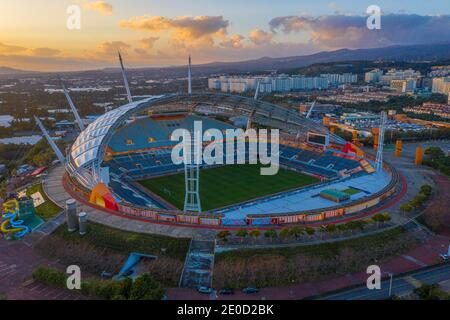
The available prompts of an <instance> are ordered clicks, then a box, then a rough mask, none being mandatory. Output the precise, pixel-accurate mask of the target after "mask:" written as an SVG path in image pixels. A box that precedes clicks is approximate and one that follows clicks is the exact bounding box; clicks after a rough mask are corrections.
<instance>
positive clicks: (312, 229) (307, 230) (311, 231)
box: [305, 227, 316, 236]
mask: <svg viewBox="0 0 450 320" xmlns="http://www.w3.org/2000/svg"><path fill="white" fill-rule="evenodd" d="M305 232H306V233H307V234H308V235H310V236H312V235H314V234H315V233H316V230H315V229H314V228H311V227H306V229H305Z"/></svg>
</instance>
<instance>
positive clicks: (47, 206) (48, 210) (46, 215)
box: [27, 184, 62, 221]
mask: <svg viewBox="0 0 450 320" xmlns="http://www.w3.org/2000/svg"><path fill="white" fill-rule="evenodd" d="M36 192H40V193H41V195H42V197H43V198H44V200H45V202H44V203H43V204H41V205H40V206H38V207H37V208H36V214H37V215H38V216H39V217H41V218H42V219H44V220H45V221H47V220H50V219H51V218H53V217H55V216H56V215H57V214H58V213H60V212H61V211H62V209H61V208H60V207H58V206H57V205H56V204H55V203H54V202H53V201H51V200H50V199H49V198H48V197H47V195H46V194H45V192H44V190H43V189H42V184H35V185H34V186H31V187H30V188H28V189H27V196H31V195H32V194H34V193H36Z"/></svg>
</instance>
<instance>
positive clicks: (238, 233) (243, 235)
mask: <svg viewBox="0 0 450 320" xmlns="http://www.w3.org/2000/svg"><path fill="white" fill-rule="evenodd" d="M236 236H237V237H239V238H241V243H242V242H243V241H244V238H246V237H247V236H248V232H247V229H239V230H238V231H236Z"/></svg>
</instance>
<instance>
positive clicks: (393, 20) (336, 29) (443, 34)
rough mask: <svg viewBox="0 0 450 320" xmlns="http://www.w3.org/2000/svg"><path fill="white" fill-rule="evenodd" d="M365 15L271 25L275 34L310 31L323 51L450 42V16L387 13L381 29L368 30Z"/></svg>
mask: <svg viewBox="0 0 450 320" xmlns="http://www.w3.org/2000/svg"><path fill="white" fill-rule="evenodd" d="M366 20H367V17H366V16H346V15H325V16H319V17H308V16H284V17H276V18H274V19H272V20H271V21H270V22H269V26H270V28H271V30H272V31H273V32H280V31H281V32H283V33H285V34H290V33H295V32H307V33H309V35H310V41H311V42H312V43H314V44H316V45H318V46H320V47H324V48H344V47H346V48H374V47H381V46H387V45H395V44H419V43H433V42H443V41H449V40H450V15H441V16H421V15H416V14H388V15H383V16H382V17H381V29H380V30H369V29H367V27H366Z"/></svg>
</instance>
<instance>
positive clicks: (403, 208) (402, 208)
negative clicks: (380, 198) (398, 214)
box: [400, 203, 413, 212]
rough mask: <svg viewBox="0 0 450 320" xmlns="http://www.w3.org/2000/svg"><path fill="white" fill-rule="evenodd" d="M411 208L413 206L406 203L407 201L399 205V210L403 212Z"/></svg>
mask: <svg viewBox="0 0 450 320" xmlns="http://www.w3.org/2000/svg"><path fill="white" fill-rule="evenodd" d="M412 209H413V207H412V206H411V205H409V204H407V203H405V204H402V205H401V206H400V211H403V212H411V211H412Z"/></svg>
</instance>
